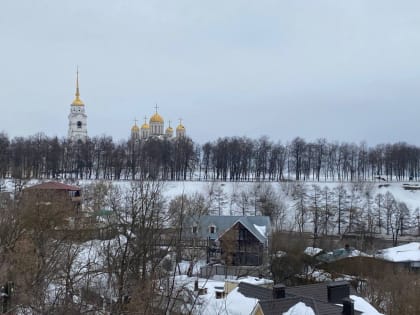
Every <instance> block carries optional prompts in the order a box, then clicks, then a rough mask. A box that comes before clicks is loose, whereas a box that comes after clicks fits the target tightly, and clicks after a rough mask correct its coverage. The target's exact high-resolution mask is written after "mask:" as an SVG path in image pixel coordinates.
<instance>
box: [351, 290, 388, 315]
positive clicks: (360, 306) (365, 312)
mask: <svg viewBox="0 0 420 315" xmlns="http://www.w3.org/2000/svg"><path fill="white" fill-rule="evenodd" d="M350 299H352V300H353V302H354V309H355V310H356V311H359V312H361V313H362V315H382V314H381V313H379V312H378V311H377V310H376V309H375V308H374V307H373V306H372V305H370V304H369V302H367V301H366V300H365V299H364V298H362V297H360V296H357V295H350Z"/></svg>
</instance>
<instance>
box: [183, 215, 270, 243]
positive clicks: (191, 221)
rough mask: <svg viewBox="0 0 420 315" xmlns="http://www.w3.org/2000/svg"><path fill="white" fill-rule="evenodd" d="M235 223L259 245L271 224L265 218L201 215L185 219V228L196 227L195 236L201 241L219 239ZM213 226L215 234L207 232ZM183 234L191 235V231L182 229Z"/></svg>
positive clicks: (264, 239)
mask: <svg viewBox="0 0 420 315" xmlns="http://www.w3.org/2000/svg"><path fill="white" fill-rule="evenodd" d="M236 223H240V224H242V225H243V226H244V227H245V228H246V229H248V231H249V232H251V233H252V234H253V235H254V236H255V237H256V238H257V239H258V240H259V241H260V242H261V243H265V242H266V240H267V236H268V234H269V233H270V228H271V223H270V218H269V217H267V216H212V215H203V216H200V217H187V218H186V219H185V225H186V227H193V226H196V227H198V229H197V232H196V233H197V236H199V237H200V238H202V239H207V238H209V237H210V238H211V239H219V238H220V237H221V236H222V235H223V234H224V233H225V232H227V231H228V230H229V229H230V228H231V227H232V226H234V225H235V224H236ZM211 226H215V227H216V229H215V231H214V232H215V233H213V234H212V233H211V232H210V231H209V227H211ZM184 230H185V233H187V234H192V231H191V229H188V228H187V229H184Z"/></svg>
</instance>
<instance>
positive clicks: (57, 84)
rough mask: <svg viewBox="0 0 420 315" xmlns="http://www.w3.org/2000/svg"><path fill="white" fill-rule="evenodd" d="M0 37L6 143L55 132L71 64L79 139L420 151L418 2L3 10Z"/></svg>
mask: <svg viewBox="0 0 420 315" xmlns="http://www.w3.org/2000/svg"><path fill="white" fill-rule="evenodd" d="M0 40H1V41H0V47H1V54H0V66H1V67H0V68H1V70H0V109H1V114H0V131H1V130H3V131H5V132H7V133H8V134H9V136H11V137H15V136H27V135H32V134H35V133H37V132H44V133H45V134H47V135H49V136H55V135H57V136H59V137H64V136H66V134H67V127H68V119H67V115H68V113H69V110H70V103H71V102H72V101H73V98H74V92H75V76H76V67H77V65H78V66H79V70H80V93H81V99H82V100H83V101H84V102H85V104H86V111H87V115H88V131H89V135H90V136H95V135H102V134H107V135H112V136H113V137H114V138H115V139H121V138H127V137H128V136H129V132H130V128H131V126H132V125H133V119H134V118H135V117H136V118H138V119H140V120H142V118H143V117H144V116H147V117H150V116H151V115H152V114H153V112H154V106H155V104H156V103H157V104H158V106H159V113H160V114H161V115H162V116H163V117H164V119H165V123H167V121H168V120H172V125H173V126H174V125H176V124H177V123H178V118H183V123H184V125H185V127H186V128H187V133H188V134H189V135H190V136H191V137H192V138H193V140H195V141H198V142H200V143H203V142H205V141H208V140H215V139H217V138H218V137H223V136H248V137H252V138H258V137H260V136H262V135H267V136H268V137H270V138H271V139H272V140H275V141H277V140H279V141H281V142H283V143H285V142H287V141H290V140H292V139H293V138H295V137H297V136H300V137H303V138H305V139H306V140H314V139H317V138H327V139H328V140H338V141H345V142H356V143H359V142H360V141H362V140H365V141H367V143H368V144H369V145H375V144H377V143H383V142H396V141H406V142H409V143H412V144H417V145H420V123H419V120H420V1H418V0H413V1H395V0H392V1H386V0H377V1H375V0H369V1H366V0H359V1H357V0H352V1H337V0H330V1H321V0H316V1H314V0H307V1H304V0H301V1H299V0H290V1H281V0H273V1H263V0H259V1H255V0H254V1H246V0H223V1H217V0H211V1H198V0H168V1H159V0H157V1H156V0H153V1H151V0H150V1H140V0H124V1H115V0H113V1H111V0H71V1H70V0H60V1H56V0H49V1H46V0H36V1H34V0H1V2H0ZM165 127H166V126H165Z"/></svg>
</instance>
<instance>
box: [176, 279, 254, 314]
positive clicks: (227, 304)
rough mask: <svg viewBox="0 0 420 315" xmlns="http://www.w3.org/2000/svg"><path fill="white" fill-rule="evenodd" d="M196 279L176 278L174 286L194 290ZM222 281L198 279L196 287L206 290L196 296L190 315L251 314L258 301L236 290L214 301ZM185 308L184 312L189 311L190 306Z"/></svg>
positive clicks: (222, 286)
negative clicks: (204, 292) (196, 299)
mask: <svg viewBox="0 0 420 315" xmlns="http://www.w3.org/2000/svg"><path fill="white" fill-rule="evenodd" d="M196 279H197V278H194V277H187V276H177V277H176V278H175V282H176V285H177V286H178V287H184V288H185V287H187V288H188V289H189V290H191V291H192V290H193V289H194V282H195V281H196ZM260 280H261V279H258V278H254V277H244V278H241V279H239V281H247V282H248V283H254V284H255V283H259V281H260ZM224 285H225V282H224V281H216V280H211V279H203V278H199V279H198V287H199V288H206V289H207V293H206V294H204V295H200V296H198V301H197V303H196V304H195V306H194V310H193V311H192V314H200V315H212V314H221V315H230V314H235V315H241V314H244V315H245V314H246V315H248V314H251V313H252V311H253V310H254V308H255V307H256V305H257V303H258V300H257V299H255V298H250V297H245V296H244V295H243V294H242V293H240V292H238V288H235V289H233V290H232V291H231V292H230V293H229V294H228V295H227V296H226V297H225V298H223V299H216V291H220V288H224ZM185 307H186V308H187V309H186V310H185V311H188V312H189V311H190V309H189V307H191V305H185Z"/></svg>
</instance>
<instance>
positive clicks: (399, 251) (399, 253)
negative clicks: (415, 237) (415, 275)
mask: <svg viewBox="0 0 420 315" xmlns="http://www.w3.org/2000/svg"><path fill="white" fill-rule="evenodd" d="M377 257H380V258H383V259H385V260H388V261H393V262H413V261H420V243H418V242H412V243H408V244H405V245H401V246H397V247H391V248H387V249H383V250H381V251H379V252H378V254H377Z"/></svg>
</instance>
